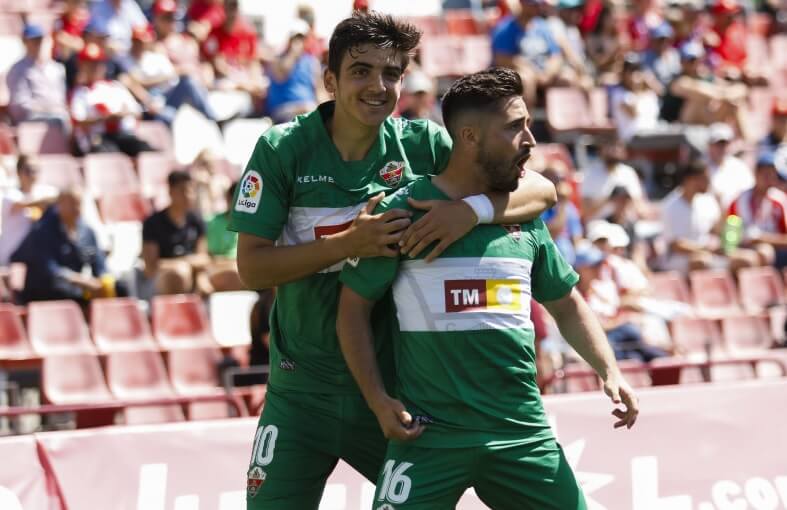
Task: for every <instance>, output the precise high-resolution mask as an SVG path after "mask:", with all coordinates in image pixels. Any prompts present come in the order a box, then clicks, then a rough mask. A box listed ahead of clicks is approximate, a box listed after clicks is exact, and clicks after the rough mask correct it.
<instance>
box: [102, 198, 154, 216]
mask: <svg viewBox="0 0 787 510" xmlns="http://www.w3.org/2000/svg"><path fill="white" fill-rule="evenodd" d="M98 210H99V211H100V212H101V219H102V220H104V223H117V222H119V221H138V222H142V221H145V218H147V217H148V216H149V215H150V214H151V212H152V210H153V207H152V206H151V204H150V201H148V200H147V199H145V198H144V197H143V196H142V195H141V194H139V193H134V192H132V193H109V194H106V195H101V196H99V198H98Z"/></svg>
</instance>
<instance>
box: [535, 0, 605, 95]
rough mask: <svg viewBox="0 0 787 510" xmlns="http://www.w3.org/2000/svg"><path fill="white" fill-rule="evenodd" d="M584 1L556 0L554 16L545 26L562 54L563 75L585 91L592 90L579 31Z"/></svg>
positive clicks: (583, 42) (589, 71)
mask: <svg viewBox="0 0 787 510" xmlns="http://www.w3.org/2000/svg"><path fill="white" fill-rule="evenodd" d="M584 5H585V1H584V0H558V2H557V12H556V15H552V16H549V17H548V18H547V24H548V26H549V30H550V32H551V33H552V36H553V37H554V38H555V41H556V42H557V44H558V46H560V51H561V52H562V53H563V58H564V69H563V75H564V77H565V79H566V80H570V81H572V82H573V83H574V86H578V87H581V88H583V89H585V90H590V89H591V88H593V85H594V83H593V78H592V76H591V68H590V67H589V66H588V64H589V63H590V62H589V61H588V58H587V54H586V52H585V41H584V39H582V34H581V33H580V31H579V23H580V21H581V20H582V12H583V8H584Z"/></svg>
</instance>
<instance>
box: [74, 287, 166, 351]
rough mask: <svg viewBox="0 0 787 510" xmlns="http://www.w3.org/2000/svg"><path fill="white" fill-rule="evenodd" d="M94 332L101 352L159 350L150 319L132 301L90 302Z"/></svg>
mask: <svg viewBox="0 0 787 510" xmlns="http://www.w3.org/2000/svg"><path fill="white" fill-rule="evenodd" d="M90 330H91V332H92V333H93V340H94V341H95V342H96V347H98V350H99V352H102V353H109V352H119V351H140V350H146V349H157V348H158V345H157V344H156V342H155V341H154V340H153V335H152V334H151V332H150V325H149V324H148V320H147V317H145V315H144V314H143V313H142V310H140V308H139V302H138V301H137V300H136V299H131V298H116V299H95V300H93V301H92V302H91V303H90Z"/></svg>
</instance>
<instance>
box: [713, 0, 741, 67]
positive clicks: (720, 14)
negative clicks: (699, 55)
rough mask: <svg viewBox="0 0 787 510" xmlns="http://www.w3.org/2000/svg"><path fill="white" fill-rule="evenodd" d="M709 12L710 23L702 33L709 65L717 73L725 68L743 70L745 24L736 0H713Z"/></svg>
mask: <svg viewBox="0 0 787 510" xmlns="http://www.w3.org/2000/svg"><path fill="white" fill-rule="evenodd" d="M710 13H711V16H712V25H711V27H710V30H708V31H707V32H706V33H705V34H704V38H703V39H704V40H703V42H704V43H705V47H706V48H708V54H709V57H710V59H711V65H712V66H713V67H714V68H715V69H717V71H718V73H719V74H724V72H725V70H727V69H730V68H732V69H734V70H735V71H737V72H738V73H741V72H743V67H744V65H745V64H746V56H747V54H746V25H745V24H744V21H743V20H742V19H741V18H742V14H743V9H742V8H741V6H740V5H739V4H738V1H737V0H714V1H712V2H711V8H710Z"/></svg>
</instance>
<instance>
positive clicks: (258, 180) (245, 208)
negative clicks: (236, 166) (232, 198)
mask: <svg viewBox="0 0 787 510" xmlns="http://www.w3.org/2000/svg"><path fill="white" fill-rule="evenodd" d="M261 197H262V176H261V175H260V174H259V173H258V172H256V171H254V170H249V171H248V172H246V174H245V175H244V176H243V180H242V181H241V183H240V189H239V190H238V199H237V201H236V202H235V210H236V211H238V212H245V213H255V212H257V207H258V206H259V205H260V198H261Z"/></svg>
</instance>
